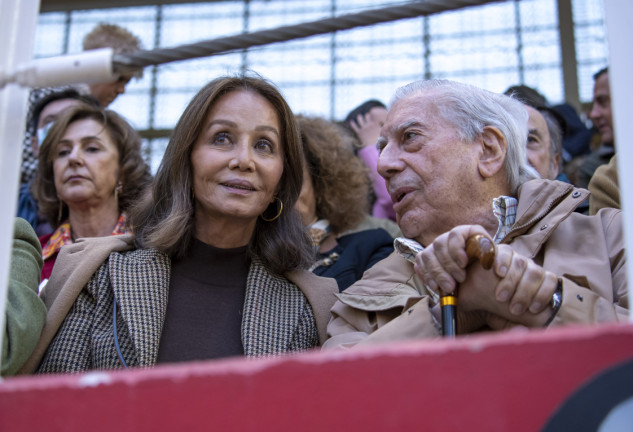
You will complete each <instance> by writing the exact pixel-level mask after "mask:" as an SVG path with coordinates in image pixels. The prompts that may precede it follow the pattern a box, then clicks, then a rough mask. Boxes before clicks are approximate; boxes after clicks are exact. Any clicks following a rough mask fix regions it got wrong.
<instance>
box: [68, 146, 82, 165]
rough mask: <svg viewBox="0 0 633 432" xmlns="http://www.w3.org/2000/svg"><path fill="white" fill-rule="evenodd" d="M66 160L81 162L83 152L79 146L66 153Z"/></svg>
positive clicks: (72, 162)
mask: <svg viewBox="0 0 633 432" xmlns="http://www.w3.org/2000/svg"><path fill="white" fill-rule="evenodd" d="M68 162H69V163H71V164H81V163H83V153H82V151H81V149H80V148H79V147H73V148H72V150H71V151H70V153H69V154H68Z"/></svg>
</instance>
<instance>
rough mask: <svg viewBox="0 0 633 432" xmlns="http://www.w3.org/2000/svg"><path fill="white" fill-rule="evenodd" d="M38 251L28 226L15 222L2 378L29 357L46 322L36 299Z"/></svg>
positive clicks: (39, 269) (38, 272)
mask: <svg viewBox="0 0 633 432" xmlns="http://www.w3.org/2000/svg"><path fill="white" fill-rule="evenodd" d="M41 271H42V248H41V246H40V242H39V240H38V238H37V235H36V234H35V231H34V230H33V228H32V227H31V225H29V223H28V222H27V221H26V220H24V219H22V218H16V219H15V226H14V233H13V248H12V250H11V264H10V270H9V287H8V293H7V304H6V312H5V329H4V336H3V340H2V376H8V375H13V374H15V373H16V372H17V371H18V370H19V369H20V367H21V366H22V364H24V362H25V361H26V359H27V358H28V357H29V355H30V354H31V352H32V351H33V349H34V348H35V344H36V343H37V341H38V339H39V337H40V332H41V331H42V328H43V327H44V322H45V321H46V307H45V306H44V302H43V301H42V299H40V297H39V296H38V286H39V283H40V273H41Z"/></svg>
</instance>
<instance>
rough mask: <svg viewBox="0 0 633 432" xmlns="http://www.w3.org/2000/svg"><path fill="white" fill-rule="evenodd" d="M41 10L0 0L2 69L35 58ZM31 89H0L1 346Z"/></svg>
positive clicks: (33, 3) (35, 1)
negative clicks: (35, 43)
mask: <svg viewBox="0 0 633 432" xmlns="http://www.w3.org/2000/svg"><path fill="white" fill-rule="evenodd" d="M39 10H40V2H39V0H0V53H1V55H0V70H5V71H7V70H13V69H15V67H16V66H17V65H19V64H23V63H26V62H28V61H30V60H31V58H32V57H33V45H34V44H33V42H34V40H35V27H36V25H37V15H38V11H39ZM28 92H29V90H28V89H26V88H23V87H20V86H18V85H16V84H8V85H7V86H5V87H4V88H3V89H0V173H2V174H1V175H2V192H1V193H2V195H1V201H2V203H3V209H2V211H1V212H0V312H2V313H0V330H1V331H0V346H2V338H3V337H4V333H5V329H4V326H5V309H6V301H7V290H8V286H7V285H8V280H9V263H10V259H11V247H12V245H13V241H12V239H13V225H14V221H15V214H16V206H17V205H16V204H17V195H18V183H19V174H20V159H21V155H22V142H23V140H24V128H25V123H26V122H25V117H26V109H27V98H28ZM0 362H2V359H1V357H0ZM0 366H1V364H0Z"/></svg>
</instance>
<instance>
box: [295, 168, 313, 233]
mask: <svg viewBox="0 0 633 432" xmlns="http://www.w3.org/2000/svg"><path fill="white" fill-rule="evenodd" d="M295 210H297V211H298V212H299V214H300V215H301V221H302V222H303V225H304V226H308V225H310V224H312V223H313V222H315V219H316V197H315V196H314V186H313V185H312V179H311V178H310V170H309V169H308V167H306V165H305V164H304V168H303V183H302V184H301V193H300V194H299V199H298V200H297V203H296V204H295Z"/></svg>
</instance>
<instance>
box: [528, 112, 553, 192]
mask: <svg viewBox="0 0 633 432" xmlns="http://www.w3.org/2000/svg"><path fill="white" fill-rule="evenodd" d="M525 109H526V110H527V112H528V114H529V116H530V117H529V120H528V137H527V158H528V161H529V162H530V165H532V166H533V167H534V169H535V170H536V171H538V173H539V174H540V175H541V177H542V178H544V179H550V180H553V179H555V178H556V174H557V173H553V172H552V168H553V167H552V160H551V159H552V158H551V152H550V148H551V145H552V140H551V137H550V134H549V129H548V128H547V122H546V121H545V117H543V114H541V113H540V112H539V111H538V110H536V109H534V108H532V107H531V106H527V105H525Z"/></svg>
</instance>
